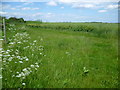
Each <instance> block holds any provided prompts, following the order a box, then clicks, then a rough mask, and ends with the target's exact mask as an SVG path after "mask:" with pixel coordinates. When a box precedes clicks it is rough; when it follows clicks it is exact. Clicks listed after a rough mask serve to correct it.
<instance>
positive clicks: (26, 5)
mask: <svg viewBox="0 0 120 90" xmlns="http://www.w3.org/2000/svg"><path fill="white" fill-rule="evenodd" d="M31 1H32V0H31ZM73 1H74V2H73ZM0 7H1V8H2V10H1V11H0V14H1V15H3V16H6V17H8V18H9V17H17V18H21V17H22V18H24V19H25V20H42V21H44V22H113V23H114V22H118V0H106V1H100V0H86V1H83V0H47V1H39V0H38V2H37V1H36V0H34V2H33V1H32V2H26V1H25V0H21V1H18V0H16V1H15V0H11V1H9V2H7V1H4V2H2V4H1V5H0Z"/></svg>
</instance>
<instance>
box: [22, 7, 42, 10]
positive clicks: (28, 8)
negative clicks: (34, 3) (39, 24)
mask: <svg viewBox="0 0 120 90" xmlns="http://www.w3.org/2000/svg"><path fill="white" fill-rule="evenodd" d="M21 9H22V10H38V9H40V8H30V7H24V8H21Z"/></svg>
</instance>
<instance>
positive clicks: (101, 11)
mask: <svg viewBox="0 0 120 90" xmlns="http://www.w3.org/2000/svg"><path fill="white" fill-rule="evenodd" d="M98 12H100V13H103V12H107V10H99V11H98Z"/></svg>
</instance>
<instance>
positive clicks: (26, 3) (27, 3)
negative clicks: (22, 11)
mask: <svg viewBox="0 0 120 90" xmlns="http://www.w3.org/2000/svg"><path fill="white" fill-rule="evenodd" d="M29 4H33V2H25V3H24V5H29Z"/></svg>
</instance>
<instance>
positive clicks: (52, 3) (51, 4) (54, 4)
mask: <svg viewBox="0 0 120 90" xmlns="http://www.w3.org/2000/svg"><path fill="white" fill-rule="evenodd" d="M47 5H50V6H57V3H56V2H55V1H49V2H48V3H47Z"/></svg>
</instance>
